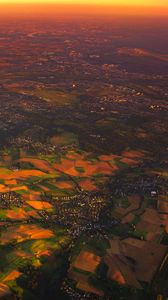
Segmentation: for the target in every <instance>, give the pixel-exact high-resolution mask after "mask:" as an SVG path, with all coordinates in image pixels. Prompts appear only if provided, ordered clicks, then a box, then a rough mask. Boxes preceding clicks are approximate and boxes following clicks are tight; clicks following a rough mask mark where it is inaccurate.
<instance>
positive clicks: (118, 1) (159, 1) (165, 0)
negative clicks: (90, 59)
mask: <svg viewBox="0 0 168 300" xmlns="http://www.w3.org/2000/svg"><path fill="white" fill-rule="evenodd" d="M0 3H3V4H7V3H13V4H15V3H21V4H23V3H47V4H49V3H54V4H71V3H72V4H101V5H138V6H139V5H142V6H167V7H168V0H147V1H146V0H0Z"/></svg>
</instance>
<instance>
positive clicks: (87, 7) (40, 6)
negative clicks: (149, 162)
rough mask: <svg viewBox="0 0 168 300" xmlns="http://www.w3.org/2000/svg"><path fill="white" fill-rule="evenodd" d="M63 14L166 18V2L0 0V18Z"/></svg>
mask: <svg viewBox="0 0 168 300" xmlns="http://www.w3.org/2000/svg"><path fill="white" fill-rule="evenodd" d="M55 12H57V13H61V14H62V13H66V14H70V13H73V14H78V15H81V14H108V15H111V14H113V15H114V14H115V15H134V16H135V15H145V16H150V15H151V16H153V15H154V16H166V17H167V16H168V0H0V17H1V18H2V17H3V16H4V17H5V16H6V15H8V16H10V15H12V16H15V15H20V16H22V17H23V16H24V15H25V14H26V15H31V16H33V15H38V16H40V15H41V16H44V15H45V16H48V15H52V14H53V15H54V14H55Z"/></svg>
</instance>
